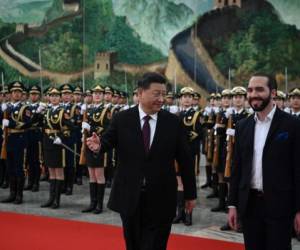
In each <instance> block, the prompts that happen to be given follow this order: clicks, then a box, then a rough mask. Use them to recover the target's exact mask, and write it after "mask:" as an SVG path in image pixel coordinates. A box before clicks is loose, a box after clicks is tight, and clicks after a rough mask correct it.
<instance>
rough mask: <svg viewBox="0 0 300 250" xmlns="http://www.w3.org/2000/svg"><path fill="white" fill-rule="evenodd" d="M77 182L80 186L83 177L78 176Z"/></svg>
mask: <svg viewBox="0 0 300 250" xmlns="http://www.w3.org/2000/svg"><path fill="white" fill-rule="evenodd" d="M76 184H77V185H78V186H81V185H82V178H77V179H76Z"/></svg>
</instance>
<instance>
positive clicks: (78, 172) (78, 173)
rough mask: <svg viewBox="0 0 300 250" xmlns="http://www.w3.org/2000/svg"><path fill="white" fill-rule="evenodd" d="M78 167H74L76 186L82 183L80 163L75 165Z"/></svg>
mask: <svg viewBox="0 0 300 250" xmlns="http://www.w3.org/2000/svg"><path fill="white" fill-rule="evenodd" d="M77 166H78V167H77V168H76V181H75V183H76V184H77V185H78V186H81V185H82V166H81V165H77Z"/></svg>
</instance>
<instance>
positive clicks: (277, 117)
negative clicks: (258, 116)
mask: <svg viewBox="0 0 300 250" xmlns="http://www.w3.org/2000/svg"><path fill="white" fill-rule="evenodd" d="M280 112H281V111H280V110H279V109H278V108H276V111H275V114H274V117H273V119H272V122H271V126H270V129H269V132H268V135H267V139H266V143H265V147H264V150H265V148H267V147H268V145H269V144H270V140H271V139H272V138H273V136H274V135H275V132H276V130H277V128H278V126H279V124H280V121H281V119H280V116H281V113H280Z"/></svg>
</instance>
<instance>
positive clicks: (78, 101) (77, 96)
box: [73, 86, 84, 185]
mask: <svg viewBox="0 0 300 250" xmlns="http://www.w3.org/2000/svg"><path fill="white" fill-rule="evenodd" d="M82 98H83V90H82V88H81V87H80V86H77V87H75V89H74V92H73V99H74V105H75V106H76V108H75V113H74V121H75V125H76V126H75V152H78V151H79V150H80V149H81V146H82V142H81V137H82V134H81V123H82V119H83V117H82V114H81V107H82V105H83V103H82ZM83 168H84V166H81V165H79V157H78V156H76V173H75V177H76V178H75V183H76V184H77V185H82V172H83V171H82V170H83Z"/></svg>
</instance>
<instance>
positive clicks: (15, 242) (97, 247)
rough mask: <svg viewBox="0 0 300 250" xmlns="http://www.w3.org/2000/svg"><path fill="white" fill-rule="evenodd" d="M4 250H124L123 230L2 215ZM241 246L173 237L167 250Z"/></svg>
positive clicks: (237, 249) (1, 243) (234, 249)
mask: <svg viewBox="0 0 300 250" xmlns="http://www.w3.org/2000/svg"><path fill="white" fill-rule="evenodd" d="M0 249H1V250H19V249H21V250H27V249H28V250H29V249H30V250H69V249H72V250H90V249H92V250H123V249H125V247H124V243H123V235H122V230H121V228H120V227H116V226H109V225H101V224H93V223H86V222H77V221H69V220H62V219H54V218H48V217H40V216H32V215H21V214H15V213H6V212H0ZM242 249H244V248H243V246H242V245H240V244H235V243H229V242H223V241H217V240H208V239H203V238H197V237H188V236H181V235H172V236H171V238H170V241H169V245H168V250H242Z"/></svg>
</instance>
